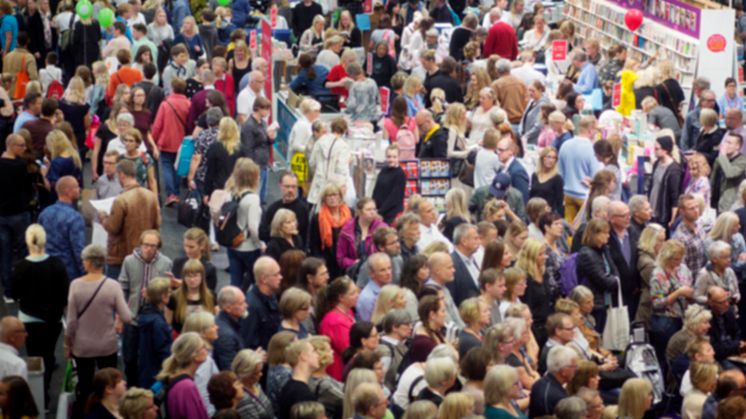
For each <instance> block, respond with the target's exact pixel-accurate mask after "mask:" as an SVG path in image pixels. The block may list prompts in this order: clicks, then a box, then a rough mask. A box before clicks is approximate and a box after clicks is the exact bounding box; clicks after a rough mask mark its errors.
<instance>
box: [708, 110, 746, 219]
mask: <svg viewBox="0 0 746 419" xmlns="http://www.w3.org/2000/svg"><path fill="white" fill-rule="evenodd" d="M736 111H737V112H738V113H739V114H740V113H741V111H738V110H736ZM743 140H744V137H742V136H741V134H738V133H737V132H735V131H730V132H728V133H727V134H726V135H725V139H724V140H723V142H722V143H721V144H720V153H719V154H718V157H717V159H715V164H714V165H713V167H712V173H711V174H710V185H712V186H711V187H712V201H711V202H710V204H711V206H712V207H713V208H717V210H718V213H719V214H721V213H723V212H725V211H729V210H730V208H731V206H732V205H733V203H734V202H736V200H737V199H738V198H739V197H738V186H739V185H740V184H741V181H742V180H743V178H744V174H746V156H744V155H743V154H742V153H741V149H742V147H743Z"/></svg>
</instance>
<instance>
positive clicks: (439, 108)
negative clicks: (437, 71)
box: [430, 87, 446, 114]
mask: <svg viewBox="0 0 746 419" xmlns="http://www.w3.org/2000/svg"><path fill="white" fill-rule="evenodd" d="M445 101H446V92H445V90H443V89H441V88H439V87H436V88H434V89H433V90H431V91H430V108H431V109H432V111H433V113H437V114H440V113H443V111H445Z"/></svg>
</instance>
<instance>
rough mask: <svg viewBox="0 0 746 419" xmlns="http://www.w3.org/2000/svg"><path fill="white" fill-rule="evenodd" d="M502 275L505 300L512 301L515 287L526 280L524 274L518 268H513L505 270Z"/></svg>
mask: <svg viewBox="0 0 746 419" xmlns="http://www.w3.org/2000/svg"><path fill="white" fill-rule="evenodd" d="M504 275H505V299H506V300H513V299H515V297H516V295H515V294H514V292H515V287H516V285H518V284H519V283H520V282H521V281H525V280H526V272H525V271H524V270H523V269H520V268H518V267H513V268H508V269H506V270H505V273H504Z"/></svg>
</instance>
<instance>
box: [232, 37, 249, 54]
mask: <svg viewBox="0 0 746 419" xmlns="http://www.w3.org/2000/svg"><path fill="white" fill-rule="evenodd" d="M233 51H234V52H233V54H234V56H235V52H236V51H241V52H243V53H244V54H245V55H246V57H251V51H250V50H249V46H248V45H246V42H245V41H243V40H238V41H236V42H235V43H234V44H233Z"/></svg>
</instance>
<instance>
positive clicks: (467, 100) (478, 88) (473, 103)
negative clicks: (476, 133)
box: [464, 68, 492, 129]
mask: <svg viewBox="0 0 746 419" xmlns="http://www.w3.org/2000/svg"><path fill="white" fill-rule="evenodd" d="M490 84H492V79H490V75H489V74H487V70H485V69H483V68H475V69H474V70H473V71H472V72H471V76H470V78H469V83H467V85H466V95H465V96H464V105H465V106H466V109H468V110H469V111H470V112H472V115H474V114H475V113H476V112H477V111H478V110H479V108H480V107H481V105H482V91H484V88H485V87H490ZM490 91H492V89H490ZM485 92H486V91H485ZM471 119H473V117H472V118H471ZM472 124H473V121H472ZM490 127H492V122H491V121H490ZM472 129H474V127H473V125H472Z"/></svg>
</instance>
